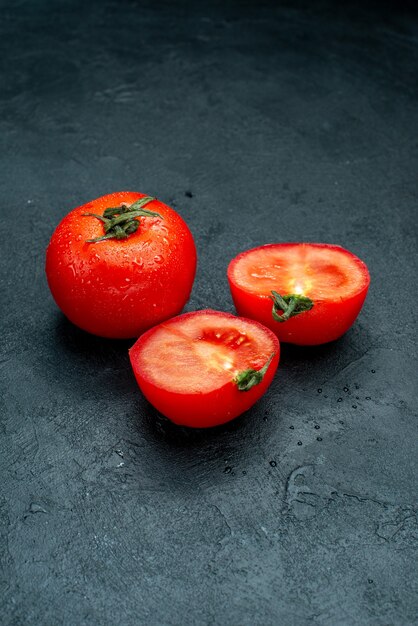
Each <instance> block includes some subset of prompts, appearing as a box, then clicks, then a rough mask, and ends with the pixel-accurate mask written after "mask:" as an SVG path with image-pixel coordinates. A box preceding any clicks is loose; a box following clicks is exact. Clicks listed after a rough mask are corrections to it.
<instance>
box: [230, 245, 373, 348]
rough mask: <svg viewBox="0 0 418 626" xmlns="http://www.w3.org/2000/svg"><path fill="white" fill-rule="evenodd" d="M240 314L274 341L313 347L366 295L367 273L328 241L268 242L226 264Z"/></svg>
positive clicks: (350, 317) (344, 326)
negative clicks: (272, 335)
mask: <svg viewBox="0 0 418 626" xmlns="http://www.w3.org/2000/svg"><path fill="white" fill-rule="evenodd" d="M228 280H229V286H230V289H231V294H232V298H233V300H234V303H235V307H236V309H237V311H238V313H239V314H240V315H244V316H245V317H250V318H252V319H255V320H257V321H259V322H261V324H264V325H265V326H267V327H268V328H270V329H271V330H273V331H274V333H275V334H276V335H277V337H278V338H279V339H280V341H284V342H288V343H295V344H299V345H305V346H309V345H318V344H322V343H327V342H328V341H333V340H334V339H338V337H341V335H343V334H344V333H345V332H346V331H347V330H348V329H349V328H350V326H351V325H352V324H353V322H354V321H355V319H356V318H357V315H358V314H359V312H360V309H361V307H362V306H363V302H364V300H365V298H366V295H367V290H368V288H369V284H370V276H369V272H368V269H367V266H366V264H365V263H364V262H363V261H361V260H360V259H359V258H358V257H356V256H355V255H354V254H352V253H351V252H349V251H348V250H345V249H344V248H341V247H340V246H333V245H329V244H319V243H280V244H269V245H265V246H260V247H259V248H254V249H252V250H247V251H246V252H242V253H241V254H239V255H238V256H237V257H235V259H233V260H232V261H231V263H230V264H229V267H228Z"/></svg>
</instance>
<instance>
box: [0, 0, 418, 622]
mask: <svg viewBox="0 0 418 626" xmlns="http://www.w3.org/2000/svg"><path fill="white" fill-rule="evenodd" d="M0 8H1V20H0V49H1V54H0V73H1V77H0V141H1V145H2V149H1V156H0V158H1V174H0V193H1V209H0V210H1V218H0V250H1V273H0V290H1V301H0V307H1V320H2V321H1V333H0V343H1V358H0V369H1V377H0V470H1V482H0V563H1V569H0V622H1V624H2V625H15V624H16V625H25V626H26V625H29V624H30V625H34V624H40V625H43V626H44V625H45V626H49V625H51V626H55V625H57V626H58V625H63V624H64V625H73V624H74V625H77V626H84V625H86V626H87V625H96V624H97V625H108V624H109V625H110V624H124V625H126V626H137V625H138V624H146V625H150V626H165V625H167V626H177V625H178V626H192V625H195V624H197V625H199V624H208V625H216V626H217V625H223V624H229V625H231V626H275V625H283V626H304V625H309V624H318V625H319V624H320V625H326V626H338V625H340V624H343V625H344V624H348V625H363V624H373V625H374V624H375V625H379V626H380V625H382V626H387V625H410V624H413V623H417V622H416V619H417V614H418V604H417V579H418V576H417V545H418V520H417V504H418V502H417V456H418V455H417V440H418V438H417V416H418V406H417V404H418V403H417V379H416V376H417V371H418V368H417V365H418V358H417V347H416V328H417V325H416V322H417V310H418V308H417V306H416V288H417V266H416V260H417V258H416V252H417V206H418V186H417V171H418V106H417V95H418V19H417V14H416V12H415V13H414V11H413V4H412V3H410V4H409V5H408V4H403V8H402V9H400V8H399V7H398V8H396V10H395V3H378V2H375V3H369V4H367V3H361V2H357V3H332V2H314V3H312V2H307V1H306V2H297V3H293V2H290V1H288V2H285V3H273V2H271V3H266V2H263V1H261V2H251V3H248V2H210V3H209V4H208V3H203V2H202V3H199V2H195V3H187V4H186V3H173V2H168V1H167V2H151V1H150V0H149V1H147V2H142V1H141V2H136V1H128V0H125V1H122V2H117V1H116V0H103V1H100V2H99V1H98V0H93V1H92V2H81V1H72V2H71V1H69V0H62V1H61V2H53V1H52V0H48V1H44V2H40V1H39V2H35V1H32V2H28V1H26V0H19V1H18V2H14V3H12V2H4V1H2V2H1V6H0ZM124 189H126V190H136V191H143V192H146V193H149V194H152V195H157V196H158V197H159V198H161V199H162V200H163V201H165V202H167V203H168V204H171V205H172V206H173V207H174V208H176V210H178V211H179V212H180V213H181V215H182V216H183V217H184V218H185V220H186V221H187V223H188V224H189V226H190V228H191V230H192V232H193V234H194V236H195V240H196V244H197V248H198V254H199V266H198V272H197V277H196V282H195V286H194V289H193V293H192V296H191V299H190V301H189V303H188V304H187V307H186V310H187V311H191V310H194V309H199V308H207V307H211V308H215V309H221V310H226V311H231V312H232V311H233V304H232V301H231V298H230V295H229V291H228V286H227V281H226V274H225V272H226V267H227V264H228V262H229V260H230V259H231V258H233V257H234V256H235V255H236V254H237V253H238V252H240V251H242V250H244V249H247V248H250V247H254V246H257V245H261V244H263V243H267V242H272V241H276V242H280V241H301V240H305V241H320V242H329V243H337V244H340V245H343V246H344V247H347V248H348V249H350V250H351V251H353V252H354V253H355V254H357V255H358V256H360V257H361V258H362V259H363V260H364V261H366V263H367V264H368V266H369V269H370V273H371V277H372V283H371V288H370V291H369V296H368V299H367V301H366V304H365V307H364V309H363V311H362V313H361V315H360V317H359V319H358V321H357V323H356V324H355V325H354V327H353V328H352V329H351V330H350V331H349V332H348V334H347V335H346V336H345V337H344V338H342V339H341V340H340V341H338V342H336V343H333V344H330V345H327V346H323V347H320V348H316V349H303V348H295V347H291V346H283V352H282V359H281V365H280V368H279V370H278V373H277V376H276V379H275V381H274V383H273V385H272V387H271V388H270V390H269V392H268V394H267V395H266V396H265V397H264V398H263V399H262V400H261V401H260V402H259V403H258V405H256V406H255V407H254V409H253V410H252V411H250V412H249V413H247V414H246V415H244V416H242V417H241V418H239V419H237V420H236V421H234V422H232V423H230V424H229V425H226V426H224V427H221V428H219V429H215V430H212V431H205V432H197V431H187V430H182V429H179V428H176V427H174V426H173V425H171V424H170V423H168V422H167V421H166V420H165V419H163V418H161V417H160V416H158V415H157V414H156V412H155V411H154V410H153V408H152V407H151V406H149V405H148V403H147V402H146V401H145V400H144V398H143V397H142V396H141V393H140V391H139V389H138V388H137V386H136V383H135V380H134V377H133V375H132V372H131V369H130V366H129V361H128V354H127V350H128V348H129V346H130V345H131V344H132V342H129V341H109V340H102V339H99V338H96V337H93V336H89V335H87V334H85V333H83V332H81V331H79V330H78V329H77V328H75V327H73V326H72V325H71V324H70V323H69V322H67V321H66V319H65V318H64V317H63V316H62V315H61V314H60V312H59V311H58V310H57V308H56V306H55V304H54V302H53V300H52V298H51V296H50V294H49V291H48V287H47V284H46V279H45V275H44V258H45V248H46V246H47V243H48V241H49V238H50V236H51V234H52V232H53V230H54V228H55V226H56V225H57V224H58V222H59V221H60V220H61V218H62V217H63V216H64V215H65V214H66V213H67V212H68V211H69V210H71V209H72V208H73V207H75V206H78V205H80V204H83V203H84V202H86V201H88V200H91V199H93V198H95V197H98V196H101V195H104V194H105V193H110V192H112V191H117V190H124Z"/></svg>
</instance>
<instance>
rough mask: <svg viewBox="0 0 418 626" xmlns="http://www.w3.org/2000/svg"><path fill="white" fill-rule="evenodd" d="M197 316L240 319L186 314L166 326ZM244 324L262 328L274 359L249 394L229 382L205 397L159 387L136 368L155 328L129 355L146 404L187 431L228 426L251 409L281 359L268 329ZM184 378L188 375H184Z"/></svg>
mask: <svg viewBox="0 0 418 626" xmlns="http://www.w3.org/2000/svg"><path fill="white" fill-rule="evenodd" d="M199 314H210V315H213V316H214V319H216V318H219V319H222V318H229V319H235V320H240V319H242V318H237V317H236V316H234V315H230V314H228V313H221V312H219V311H212V310H206V311H195V312H193V313H185V314H183V315H180V316H178V317H176V318H172V319H171V320H169V321H168V322H167V324H171V323H173V324H175V323H176V320H180V319H185V318H188V317H189V318H190V317H193V316H196V315H199ZM244 321H245V322H249V323H250V324H252V325H256V326H257V327H259V328H262V329H263V331H264V332H265V333H268V335H269V337H270V339H271V342H272V344H271V345H272V349H273V351H274V357H273V359H272V361H271V363H270V366H269V368H268V370H267V372H266V374H265V375H264V378H263V380H262V381H261V382H260V383H259V384H258V385H255V386H254V387H252V388H251V389H250V390H249V391H239V389H238V387H237V385H236V384H235V383H234V382H233V380H232V378H231V380H230V381H229V382H227V383H226V384H224V385H222V386H220V387H218V388H216V389H213V391H209V392H207V391H205V392H204V393H199V392H195V393H177V392H175V391H172V390H168V389H166V388H164V387H163V386H161V385H157V384H156V383H155V382H154V381H152V380H151V379H150V377H149V376H147V373H146V372H145V371H144V370H142V369H141V367H140V365H139V359H140V354H141V351H142V350H143V348H144V345H145V344H146V343H147V341H148V340H149V339H150V338H151V337H152V335H153V334H154V333H155V332H157V330H158V327H154V328H151V330H148V331H147V332H146V333H144V334H143V335H142V336H141V337H140V338H139V339H138V340H137V341H136V343H135V344H134V345H133V347H132V348H131V349H130V351H129V357H130V360H131V364H132V368H133V371H134V375H135V378H136V381H137V383H138V385H139V387H140V389H141V391H142V393H143V394H144V396H145V397H146V398H147V400H148V401H149V402H150V403H151V404H152V405H153V406H154V407H155V408H156V409H157V410H158V411H159V412H161V413H162V414H163V415H165V416H166V417H167V418H168V419H170V420H171V421H172V422H174V423H175V424H178V425H180V426H188V427H190V428H209V427H212V426H218V425H220V424H224V423H226V422H229V421H230V420H232V419H234V418H235V417H237V416H238V415H241V413H244V412H245V411H247V410H248V409H250V408H251V407H252V406H253V404H254V403H255V402H257V400H258V399H259V398H261V396H262V395H263V394H264V393H265V392H266V391H267V388H268V387H269V386H270V384H271V382H272V380H273V378H274V375H275V373H276V370H277V367H278V364H279V359H280V344H279V341H278V340H277V337H276V336H275V335H274V334H273V333H271V331H269V330H268V329H267V328H263V327H262V326H261V324H258V322H255V321H254V320H244ZM167 358H170V354H169V352H167ZM185 376H187V372H185Z"/></svg>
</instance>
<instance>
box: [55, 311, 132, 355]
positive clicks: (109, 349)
mask: <svg viewBox="0 0 418 626" xmlns="http://www.w3.org/2000/svg"><path fill="white" fill-rule="evenodd" d="M55 336H56V339H57V344H58V347H60V348H61V349H63V350H65V351H66V352H68V353H70V354H72V355H74V356H76V357H87V358H88V359H89V360H92V361H93V362H94V360H95V359H100V360H101V361H102V360H103V359H109V360H114V359H118V357H119V356H120V355H121V354H123V355H124V356H125V355H126V353H127V351H128V350H129V348H130V347H131V346H132V345H133V344H134V343H135V341H136V339H135V338H134V339H107V338H105V337H98V336H97V335H92V334H90V333H87V332H86V331H84V330H81V328H78V326H75V325H74V324H73V323H72V322H70V321H69V320H68V319H67V318H66V317H65V315H63V314H62V313H57V319H56V324H55Z"/></svg>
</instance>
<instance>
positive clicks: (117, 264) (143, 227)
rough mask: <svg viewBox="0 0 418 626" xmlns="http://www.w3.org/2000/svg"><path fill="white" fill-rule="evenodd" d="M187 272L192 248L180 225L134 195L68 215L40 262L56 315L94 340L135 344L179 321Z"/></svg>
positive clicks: (189, 279) (168, 212)
mask: <svg viewBox="0 0 418 626" xmlns="http://www.w3.org/2000/svg"><path fill="white" fill-rule="evenodd" d="M195 272H196V248H195V244H194V241H193V237H192V234H191V232H190V230H189V228H188V227H187V225H186V223H185V222H184V220H183V219H182V218H181V217H180V215H178V213H176V212H175V211H174V210H173V209H171V208H170V207H168V206H167V205H166V204H163V203H162V202H160V201H159V200H157V199H156V198H152V197H150V196H146V195H144V194H141V193H134V192H119V193H112V194H109V195H106V196H103V197H101V198H98V199H97V200H93V201H92V202H89V203H87V204H85V205H83V206H80V207H78V208H77V209H74V210H73V211H71V212H70V213H69V214H68V215H67V216H66V217H64V219H63V220H62V222H61V223H60V224H59V225H58V227H57V228H56V230H55V232H54V234H53V235H52V238H51V241H50V243H49V246H48V249H47V254H46V275H47V279H48V284H49V287H50V290H51V292H52V295H53V297H54V299H55V301H56V303H57V305H58V306H59V308H60V309H61V310H62V311H63V313H64V314H65V315H66V316H67V317H68V319H70V320H71V321H72V322H73V323H74V324H76V325H77V326H79V327H80V328H82V329H83V330H86V331H88V332H90V333H93V334H95V335H100V336H102V337H112V338H130V337H138V336H139V335H140V334H141V333H142V332H143V331H145V330H147V329H148V328H150V327H151V326H154V325H155V324H158V323H160V322H162V321H163V320H165V319H167V318H169V317H171V316H173V315H177V314H178V313H180V311H181V310H182V308H183V306H184V305H185V303H186V302H187V300H188V298H189V295H190V291H191V289H192V285H193V280H194V277H195Z"/></svg>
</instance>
